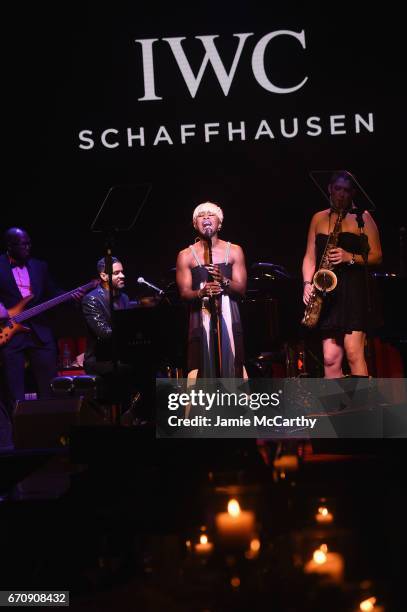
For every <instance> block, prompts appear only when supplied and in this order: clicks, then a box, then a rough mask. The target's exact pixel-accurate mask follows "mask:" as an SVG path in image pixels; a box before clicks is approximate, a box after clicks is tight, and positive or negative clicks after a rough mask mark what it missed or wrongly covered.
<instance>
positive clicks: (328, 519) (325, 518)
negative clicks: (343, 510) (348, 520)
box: [315, 506, 334, 523]
mask: <svg viewBox="0 0 407 612" xmlns="http://www.w3.org/2000/svg"><path fill="white" fill-rule="evenodd" d="M315 519H316V521H317V523H332V521H333V520H334V516H333V514H331V512H329V510H328V508H326V507H325V506H321V507H320V508H318V512H317V513H316V515H315Z"/></svg>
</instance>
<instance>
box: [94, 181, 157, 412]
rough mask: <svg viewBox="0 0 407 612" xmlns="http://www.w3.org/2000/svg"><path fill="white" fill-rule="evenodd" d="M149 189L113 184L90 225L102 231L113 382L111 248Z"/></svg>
mask: <svg viewBox="0 0 407 612" xmlns="http://www.w3.org/2000/svg"><path fill="white" fill-rule="evenodd" d="M151 188H152V185H151V183H140V184H137V185H114V186H112V187H110V188H109V190H108V192H107V194H106V196H105V198H104V200H103V202H102V204H101V206H100V208H99V210H98V212H97V213H96V216H95V218H94V220H93V221H92V224H91V226H90V229H91V231H92V232H96V233H102V234H104V237H105V272H106V274H107V275H108V283H109V308H110V321H111V327H112V363H113V373H114V374H113V377H114V380H116V381H117V380H118V376H117V372H118V356H117V343H116V334H115V321H114V316H113V312H114V308H113V281H112V272H113V263H112V251H113V247H114V244H115V238H116V236H117V235H118V234H119V233H122V232H129V231H131V230H132V229H133V228H134V226H135V224H136V222H137V220H138V218H139V216H140V214H141V211H142V210H143V208H144V205H145V203H146V201H147V198H148V196H149V194H150V191H151ZM115 418H116V424H118V423H119V422H120V414H119V411H116V417H115Z"/></svg>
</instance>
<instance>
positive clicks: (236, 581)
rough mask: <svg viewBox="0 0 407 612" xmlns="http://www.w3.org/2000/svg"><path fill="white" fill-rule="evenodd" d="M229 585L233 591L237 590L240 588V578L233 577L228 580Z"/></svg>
mask: <svg viewBox="0 0 407 612" xmlns="http://www.w3.org/2000/svg"><path fill="white" fill-rule="evenodd" d="M230 584H231V585H232V587H234V588H235V589H237V588H238V587H240V578H239V576H233V578H231V580H230Z"/></svg>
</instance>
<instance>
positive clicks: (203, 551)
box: [195, 534, 213, 556]
mask: <svg viewBox="0 0 407 612" xmlns="http://www.w3.org/2000/svg"><path fill="white" fill-rule="evenodd" d="M212 551H213V544H212V542H209V541H208V536H206V535H205V534H202V535H201V537H200V538H199V543H198V544H195V552H196V554H197V555H201V556H205V555H210V554H211V552H212Z"/></svg>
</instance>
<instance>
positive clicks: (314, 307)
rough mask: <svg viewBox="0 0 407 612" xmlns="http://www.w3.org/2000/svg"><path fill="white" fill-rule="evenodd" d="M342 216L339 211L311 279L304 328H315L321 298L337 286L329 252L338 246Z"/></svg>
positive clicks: (342, 212)
mask: <svg viewBox="0 0 407 612" xmlns="http://www.w3.org/2000/svg"><path fill="white" fill-rule="evenodd" d="M344 216H345V213H344V211H340V212H339V214H338V218H337V220H336V223H335V225H334V228H333V230H332V232H331V233H330V234H329V236H328V240H327V241H326V245H325V249H324V252H323V254H322V257H321V262H320V264H319V267H318V270H317V271H316V272H315V274H314V278H313V279H312V285H313V287H312V292H311V295H310V298H309V302H308V304H307V305H306V307H305V312H304V317H303V319H302V321H301V323H302V325H305V327H309V328H313V327H315V325H316V324H317V323H318V319H319V316H320V314H321V309H322V301H323V297H324V296H325V294H326V293H329V292H330V291H333V290H334V289H335V287H336V285H337V284H338V278H337V276H336V274H335V272H333V271H332V268H333V264H332V263H330V261H329V251H330V249H333V248H335V247H336V246H337V244H338V237H339V233H340V231H341V225H342V219H343V217H344Z"/></svg>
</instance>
